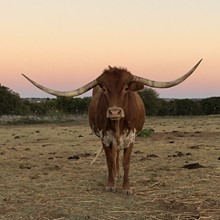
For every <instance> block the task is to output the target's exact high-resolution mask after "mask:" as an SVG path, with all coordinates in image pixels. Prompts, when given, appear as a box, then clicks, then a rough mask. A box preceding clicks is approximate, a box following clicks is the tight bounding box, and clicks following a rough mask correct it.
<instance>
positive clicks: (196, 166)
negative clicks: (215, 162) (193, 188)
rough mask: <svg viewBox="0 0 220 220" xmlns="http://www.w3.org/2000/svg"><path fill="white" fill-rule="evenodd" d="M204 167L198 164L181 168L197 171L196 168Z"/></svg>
mask: <svg viewBox="0 0 220 220" xmlns="http://www.w3.org/2000/svg"><path fill="white" fill-rule="evenodd" d="M204 167H205V166H203V165H201V164H199V163H190V164H186V165H184V166H183V168H186V169H198V168H204Z"/></svg>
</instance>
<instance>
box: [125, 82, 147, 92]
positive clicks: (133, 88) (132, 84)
mask: <svg viewBox="0 0 220 220" xmlns="http://www.w3.org/2000/svg"><path fill="white" fill-rule="evenodd" d="M128 88H129V90H131V91H138V90H142V89H143V88H144V84H143V83H141V82H135V81H132V82H130V83H129V85H128Z"/></svg>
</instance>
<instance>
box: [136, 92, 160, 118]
mask: <svg viewBox="0 0 220 220" xmlns="http://www.w3.org/2000/svg"><path fill="white" fill-rule="evenodd" d="M139 95H140V96H141V98H142V100H143V103H144V107H145V111H146V115H156V114H157V111H158V109H159V106H160V99H159V94H158V93H157V92H156V91H155V90H153V89H151V88H145V89H143V90H142V91H140V92H139Z"/></svg>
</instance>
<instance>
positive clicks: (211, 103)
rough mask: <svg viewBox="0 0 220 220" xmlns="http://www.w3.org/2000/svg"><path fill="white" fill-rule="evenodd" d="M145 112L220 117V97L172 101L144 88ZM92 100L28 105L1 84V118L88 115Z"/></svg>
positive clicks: (81, 99)
mask: <svg viewBox="0 0 220 220" xmlns="http://www.w3.org/2000/svg"><path fill="white" fill-rule="evenodd" d="M139 94H140V96H141V98H142V100H143V102H144V106H145V109H146V115H151V116H180V115H182V116H185V115H188V116H190V115H216V114H220V97H211V98H205V99H171V100H165V99H161V98H159V94H158V93H157V92H156V91H155V90H153V89H151V88H145V89H144V90H142V91H140V92H139ZM90 101H91V97H84V98H66V97H57V98H54V99H49V98H48V99H46V100H45V101H43V102H39V103H38V102H30V101H28V100H25V99H22V98H20V96H19V94H17V93H15V92H13V91H12V90H11V89H9V88H7V87H5V86H2V85H0V115H53V114H57V113H61V114H73V115H79V114H87V111H88V106H89V103H90Z"/></svg>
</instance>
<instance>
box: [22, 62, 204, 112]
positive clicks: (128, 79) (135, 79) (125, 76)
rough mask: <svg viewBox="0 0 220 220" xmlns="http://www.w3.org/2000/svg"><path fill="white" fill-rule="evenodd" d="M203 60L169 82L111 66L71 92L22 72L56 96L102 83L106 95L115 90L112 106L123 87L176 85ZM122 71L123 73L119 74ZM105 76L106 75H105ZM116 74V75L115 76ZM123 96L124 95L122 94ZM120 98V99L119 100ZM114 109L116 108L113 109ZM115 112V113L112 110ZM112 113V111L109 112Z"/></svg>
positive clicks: (67, 95)
mask: <svg viewBox="0 0 220 220" xmlns="http://www.w3.org/2000/svg"><path fill="white" fill-rule="evenodd" d="M201 61H202V60H200V61H199V62H198V63H197V64H196V65H195V66H194V67H193V68H192V69H191V70H190V71H189V72H187V73H186V74H185V75H183V76H181V77H180V78H178V79H176V80H173V81H168V82H158V81H153V80H149V79H146V78H142V77H139V76H135V75H132V74H131V73H129V72H128V71H126V70H125V69H118V68H109V69H108V70H106V71H104V73H103V74H102V75H101V76H100V77H98V78H97V79H95V80H93V81H91V82H90V83H88V84H86V85H84V86H82V87H81V88H79V89H76V90H73V91H69V92H60V91H55V90H53V89H49V88H47V87H44V86H42V85H40V84H38V83H36V82H35V81H33V80H31V79H30V78H28V77H27V76H25V75H24V74H22V75H23V76H24V77H25V78H26V79H28V80H29V81H30V82H31V83H32V84H33V85H35V86H36V87H38V88H39V89H41V90H43V91H45V92H47V93H49V94H52V95H55V96H65V97H75V96H78V95H81V94H83V93H85V92H87V91H88V90H90V89H92V88H94V87H96V86H97V85H100V86H101V87H102V89H103V92H104V93H105V95H106V97H110V96H108V91H109V89H110V88H114V90H112V89H111V90H110V91H111V92H112V93H113V94H114V95H112V96H111V98H110V99H109V103H110V104H109V105H110V107H114V105H116V106H117V105H118V104H119V103H114V102H119V100H120V99H118V97H117V99H116V98H115V97H116V94H118V92H119V90H120V89H121V90H122V91H120V92H121V94H126V91H137V90H140V89H142V88H143V85H146V86H149V87H155V88H169V87H173V86H176V85H178V84H180V83H181V82H183V81H184V80H185V79H187V78H188V77H189V76H190V75H191V74H192V73H193V72H194V71H195V69H196V68H197V67H198V65H199V64H200V63H201ZM119 72H121V73H122V74H118V73H119ZM104 76H105V77H104ZM113 76H114V77H113ZM119 76H120V81H118V80H117V77H119ZM122 97H123V95H122ZM117 100H118V101H117ZM112 110H114V109H112ZM112 112H113V114H114V113H115V112H114V111H112ZM108 114H109V115H110V112H109V113H108ZM118 114H119V115H121V116H123V113H122V112H121V113H120V112H119V113H118Z"/></svg>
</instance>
